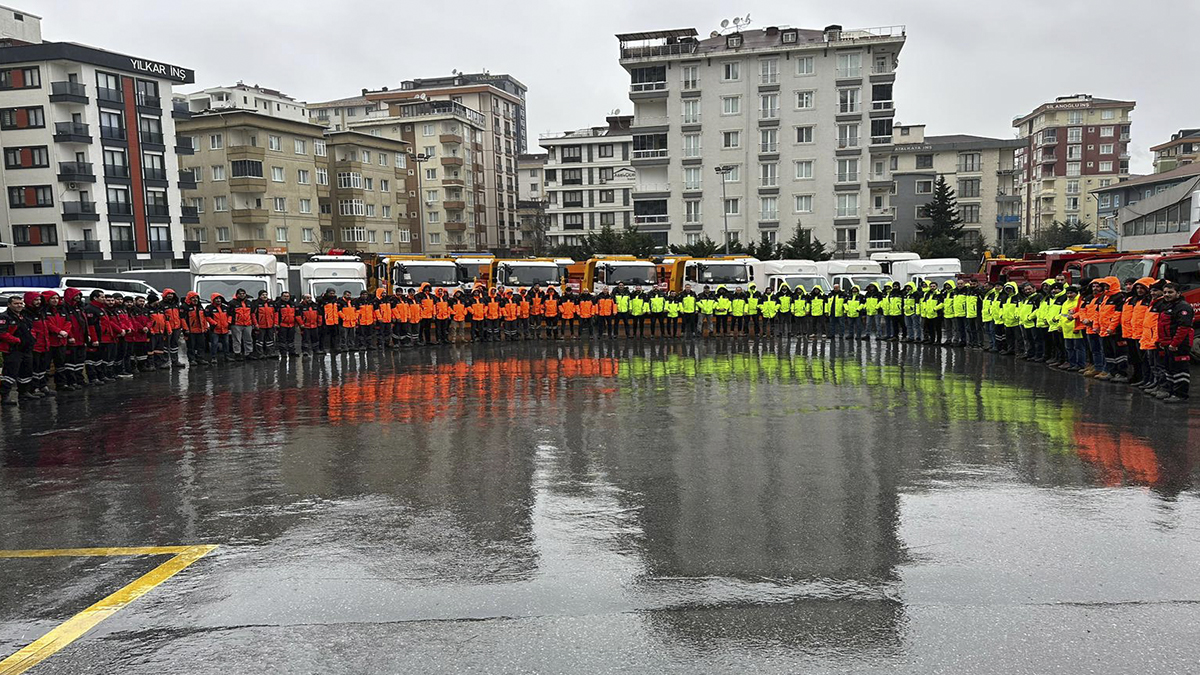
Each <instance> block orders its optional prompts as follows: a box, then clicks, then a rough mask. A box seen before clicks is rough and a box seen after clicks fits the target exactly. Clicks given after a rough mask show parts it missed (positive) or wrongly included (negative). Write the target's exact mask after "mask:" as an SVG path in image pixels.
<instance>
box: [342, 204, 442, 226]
mask: <svg viewBox="0 0 1200 675" xmlns="http://www.w3.org/2000/svg"><path fill="white" fill-rule="evenodd" d="M338 213H339V214H340V215H343V216H365V215H367V207H366V204H364V203H363V200H361V199H342V200H339V201H338ZM430 215H431V216H432V215H433V214H430ZM431 222H432V219H431Z"/></svg>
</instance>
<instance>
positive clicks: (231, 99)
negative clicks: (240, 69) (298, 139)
mask: <svg viewBox="0 0 1200 675" xmlns="http://www.w3.org/2000/svg"><path fill="white" fill-rule="evenodd" d="M175 100H176V101H177V102H182V103H183V104H184V105H186V106H187V107H188V109H189V110H190V111H191V112H192V113H193V114H195V113H202V112H206V111H209V110H253V111H254V112H256V113H259V114H261V115H266V116H268V117H282V118H284V119H289V120H292V121H295V122H307V121H308V109H307V108H306V107H305V104H304V102H303V101H297V100H296V99H294V98H292V97H291V96H288V95H287V94H285V93H283V92H281V91H276V90H274V89H267V88H265V87H260V86H258V85H257V84H255V85H249V84H245V83H243V82H240V81H239V82H238V83H237V84H235V85H233V86H232V87H210V88H208V89H202V90H200V91H197V92H193V93H191V94H176V95H175Z"/></svg>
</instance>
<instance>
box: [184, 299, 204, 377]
mask: <svg viewBox="0 0 1200 675" xmlns="http://www.w3.org/2000/svg"><path fill="white" fill-rule="evenodd" d="M179 318H180V320H181V321H182V322H183V329H184V331H186V333H187V337H186V339H187V358H188V365H192V366H206V365H209V364H210V363H211V362H210V361H209V360H208V358H207V357H208V349H209V344H208V343H209V337H208V332H209V325H208V317H207V316H206V315H205V313H204V305H201V304H200V294H199V293H196V292H195V291H191V292H189V293H188V294H187V296H185V297H184V300H183V306H182V307H181V308H180V310H179Z"/></svg>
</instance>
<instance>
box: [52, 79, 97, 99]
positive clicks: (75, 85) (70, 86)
mask: <svg viewBox="0 0 1200 675" xmlns="http://www.w3.org/2000/svg"><path fill="white" fill-rule="evenodd" d="M50 102H51V103H87V102H88V96H87V86H86V85H84V84H83V83H81V82H51V83H50Z"/></svg>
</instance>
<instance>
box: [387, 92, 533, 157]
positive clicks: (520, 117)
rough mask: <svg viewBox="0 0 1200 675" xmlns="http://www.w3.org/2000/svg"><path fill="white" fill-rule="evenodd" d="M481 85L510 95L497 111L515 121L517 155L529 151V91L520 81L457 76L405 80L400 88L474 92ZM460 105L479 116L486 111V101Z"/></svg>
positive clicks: (477, 100)
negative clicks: (527, 100) (474, 111)
mask: <svg viewBox="0 0 1200 675" xmlns="http://www.w3.org/2000/svg"><path fill="white" fill-rule="evenodd" d="M480 85H485V86H488V87H491V88H493V89H498V90H499V91H501V92H504V94H507V96H504V97H503V99H504V100H503V101H500V102H497V103H498V107H499V109H500V111H501V113H503V117H504V118H505V119H506V120H512V133H513V138H514V139H515V142H514V146H515V149H516V151H517V154H521V153H523V152H526V151H528V150H529V130H528V125H527V123H526V119H525V118H526V106H525V95H526V94H527V93H528V91H529V90H528V88H526V87H525V85H524V84H522V83H521V81H520V80H518V79H517V78H515V77H513V76H512V75H503V74H501V75H492V74H491V73H488V72H483V73H454V74H453V75H451V76H449V77H426V78H417V79H415V80H405V81H404V82H401V83H400V88H401V89H404V90H406V91H429V90H435V91H437V90H443V89H448V88H474V87H478V86H480ZM505 102H507V103H508V104H509V106H508V107H505V106H504V103H505ZM459 103H464V104H466V105H467V106H468V107H471V108H474V109H476V110H479V111H480V112H486V110H487V106H486V101H482V100H479V99H476V100H475V101H471V100H462V101H459Z"/></svg>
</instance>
